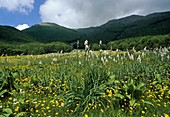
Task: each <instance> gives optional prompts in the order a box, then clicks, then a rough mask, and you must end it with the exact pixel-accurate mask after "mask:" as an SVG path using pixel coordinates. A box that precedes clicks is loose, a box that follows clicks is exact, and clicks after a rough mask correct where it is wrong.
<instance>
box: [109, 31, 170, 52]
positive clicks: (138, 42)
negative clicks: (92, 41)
mask: <svg viewBox="0 0 170 117" xmlns="http://www.w3.org/2000/svg"><path fill="white" fill-rule="evenodd" d="M161 46H162V47H170V34H169V35H158V36H141V37H135V38H127V39H121V40H115V41H111V42H109V43H108V44H107V49H112V50H116V49H120V50H126V49H132V48H133V47H135V49H136V50H142V49H143V48H145V47H147V48H149V49H154V48H157V47H158V48H159V47H161Z"/></svg>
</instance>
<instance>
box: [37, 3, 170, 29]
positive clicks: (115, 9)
mask: <svg viewBox="0 0 170 117" xmlns="http://www.w3.org/2000/svg"><path fill="white" fill-rule="evenodd" d="M169 6H170V2H169V0H118V1H117V0H97V1H96V0H46V1H45V2H44V4H42V5H41V6H40V11H39V13H40V15H41V19H42V21H44V22H54V23H57V24H59V25H62V26H66V27H70V28H81V27H90V26H98V25H101V24H103V23H105V22H107V21H108V20H111V19H115V18H120V17H123V16H128V15H131V14H139V15H145V14H149V13H153V12H160V11H167V10H170V7H169Z"/></svg>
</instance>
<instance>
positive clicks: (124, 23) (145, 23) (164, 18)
mask: <svg viewBox="0 0 170 117" xmlns="http://www.w3.org/2000/svg"><path fill="white" fill-rule="evenodd" d="M78 31H79V32H80V33H82V35H83V36H84V40H85V39H88V40H91V41H92V42H99V40H103V42H105V43H106V42H109V41H112V40H118V39H123V38H129V37H138V36H147V35H161V34H169V33H170V12H163V13H154V14H150V15H147V16H137V15H132V16H129V17H125V18H121V19H117V20H111V21H109V22H107V23H106V24H104V25H102V26H99V27H92V28H86V29H79V30H78Z"/></svg>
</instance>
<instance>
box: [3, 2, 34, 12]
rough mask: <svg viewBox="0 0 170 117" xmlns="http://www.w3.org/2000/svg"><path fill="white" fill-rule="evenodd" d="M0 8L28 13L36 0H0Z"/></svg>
mask: <svg viewBox="0 0 170 117" xmlns="http://www.w3.org/2000/svg"><path fill="white" fill-rule="evenodd" d="M0 8H4V9H7V10H8V11H10V12H14V11H17V12H20V13H24V14H28V13H29V12H30V11H32V9H33V8H34V0H0Z"/></svg>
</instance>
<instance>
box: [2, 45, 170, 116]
mask: <svg viewBox="0 0 170 117" xmlns="http://www.w3.org/2000/svg"><path fill="white" fill-rule="evenodd" d="M85 47H86V48H85V50H79V49H76V50H74V51H73V52H70V53H62V52H59V53H51V54H43V55H16V56H8V55H2V56H1V57H0V117H12V116H16V117H22V116H23V117H169V116H170V48H168V47H160V48H155V49H152V50H149V49H147V48H144V49H143V50H141V51H136V50H135V48H133V49H132V50H127V51H121V50H118V49H117V50H116V51H112V50H100V51H91V50H90V49H89V46H88V42H86V43H85Z"/></svg>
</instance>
